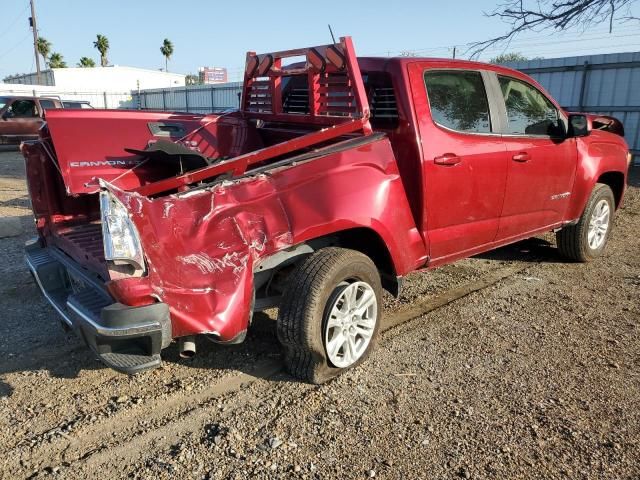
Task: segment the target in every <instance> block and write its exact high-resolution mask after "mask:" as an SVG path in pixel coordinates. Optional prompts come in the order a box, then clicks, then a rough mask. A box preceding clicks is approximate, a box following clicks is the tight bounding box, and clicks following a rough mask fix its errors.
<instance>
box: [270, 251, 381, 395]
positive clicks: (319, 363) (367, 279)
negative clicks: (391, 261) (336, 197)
mask: <svg viewBox="0 0 640 480" xmlns="http://www.w3.org/2000/svg"><path fill="white" fill-rule="evenodd" d="M381 298H382V287H381V284H380V275H379V274H378V271H377V269H376V267H375V265H374V264H373V262H372V261H371V259H370V258H369V257H367V256H366V255H363V254H362V253H359V252H356V251H353V250H346V249H342V248H324V249H321V250H318V251H317V252H315V253H314V254H313V255H311V256H309V257H308V258H307V259H305V260H304V261H303V262H302V264H300V265H299V266H298V267H297V268H296V270H295V271H294V272H293V273H292V275H291V277H290V279H289V282H288V287H287V289H286V291H285V294H284V297H283V300H282V303H281V305H280V313H279V315H278V338H279V339H280V342H281V343H282V344H283V346H284V348H285V363H286V366H287V369H288V370H289V372H290V373H291V374H292V375H293V376H295V377H297V378H299V379H301V380H304V381H308V382H311V383H323V382H326V381H327V380H330V379H331V378H333V377H335V376H337V375H338V374H340V373H342V372H343V371H345V370H347V369H349V368H352V367H355V366H357V365H359V364H360V363H362V362H363V361H364V360H365V359H366V358H367V356H368V355H369V353H370V352H371V350H372V348H373V346H374V345H375V343H376V339H377V336H378V330H379V326H380V317H381V315H380V314H381V308H382V303H381Z"/></svg>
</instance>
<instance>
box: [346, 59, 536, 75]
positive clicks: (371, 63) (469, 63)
mask: <svg viewBox="0 0 640 480" xmlns="http://www.w3.org/2000/svg"><path fill="white" fill-rule="evenodd" d="M416 62H428V63H431V64H437V65H438V66H439V67H442V68H467V69H482V70H493V71H496V72H503V73H508V74H510V75H513V74H517V75H518V76H522V75H523V73H522V72H519V71H518V70H514V69H513V68H509V67H505V66H502V65H496V64H493V63H486V62H477V61H473V60H461V59H457V58H456V59H454V58H436V57H358V63H359V65H360V68H361V69H362V70H365V71H366V70H385V69H387V68H388V66H390V65H394V66H397V67H404V66H406V65H409V64H411V63H416Z"/></svg>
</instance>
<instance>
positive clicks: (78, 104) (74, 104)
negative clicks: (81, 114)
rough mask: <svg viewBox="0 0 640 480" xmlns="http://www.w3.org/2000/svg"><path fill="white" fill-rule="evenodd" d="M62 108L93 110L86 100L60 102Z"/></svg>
mask: <svg viewBox="0 0 640 480" xmlns="http://www.w3.org/2000/svg"><path fill="white" fill-rule="evenodd" d="M62 105H63V106H64V108H94V107H93V106H92V105H91V103H90V102H88V101H87V100H62Z"/></svg>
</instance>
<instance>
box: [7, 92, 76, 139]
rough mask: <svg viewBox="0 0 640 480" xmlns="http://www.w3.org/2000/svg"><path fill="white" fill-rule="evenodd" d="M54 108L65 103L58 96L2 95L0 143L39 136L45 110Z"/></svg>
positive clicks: (63, 106) (61, 106) (62, 106)
mask: <svg viewBox="0 0 640 480" xmlns="http://www.w3.org/2000/svg"><path fill="white" fill-rule="evenodd" d="M53 108H65V105H64V104H63V102H62V101H61V100H59V99H58V98H46V97H29V96H7V95H0V145H19V144H20V142H22V141H24V140H33V139H36V138H38V130H40V127H41V126H42V123H43V118H42V117H43V115H44V112H45V110H47V109H53ZM78 108H80V107H78Z"/></svg>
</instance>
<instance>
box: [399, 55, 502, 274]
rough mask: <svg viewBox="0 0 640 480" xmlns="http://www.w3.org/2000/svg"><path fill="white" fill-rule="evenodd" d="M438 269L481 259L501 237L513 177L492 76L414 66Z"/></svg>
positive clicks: (427, 220)
mask: <svg viewBox="0 0 640 480" xmlns="http://www.w3.org/2000/svg"><path fill="white" fill-rule="evenodd" d="M409 68H410V77H411V83H412V90H413V96H414V107H415V109H416V116H417V122H418V128H419V132H420V138H421V148H422V154H423V175H424V184H425V190H424V218H423V219H424V221H423V225H425V226H426V227H425V232H424V234H425V236H427V237H428V239H429V244H430V256H431V264H432V265H433V264H438V263H443V262H445V261H450V260H453V259H454V258H457V257H462V256H466V255H469V254H472V253H474V252H475V251H480V250H482V249H483V247H484V248H486V246H487V245H488V244H490V243H491V242H493V241H494V239H495V236H496V233H497V231H498V225H499V219H500V213H501V210H502V203H503V199H504V191H505V184H506V176H507V156H506V149H505V145H504V142H503V140H502V136H501V135H500V126H499V119H498V118H499V117H497V114H498V112H496V111H495V108H492V106H491V105H492V102H490V100H489V96H488V95H487V91H488V89H487V87H486V82H487V73H486V72H484V71H480V70H467V69H459V68H453V69H449V68H434V67H433V66H432V65H429V64H428V63H426V62H425V63H422V62H416V63H414V64H410V66H409Z"/></svg>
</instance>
